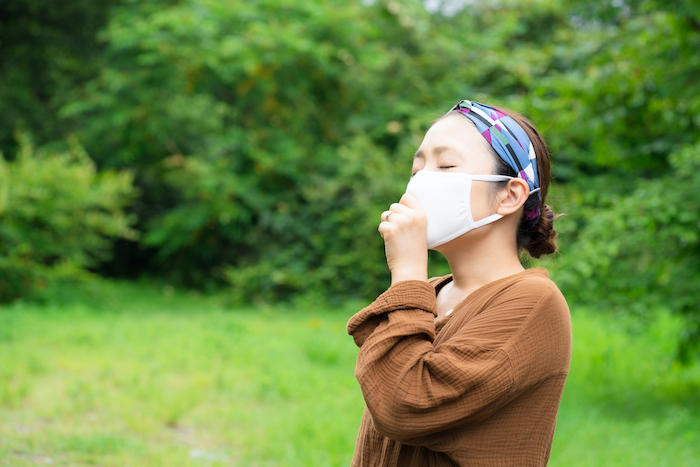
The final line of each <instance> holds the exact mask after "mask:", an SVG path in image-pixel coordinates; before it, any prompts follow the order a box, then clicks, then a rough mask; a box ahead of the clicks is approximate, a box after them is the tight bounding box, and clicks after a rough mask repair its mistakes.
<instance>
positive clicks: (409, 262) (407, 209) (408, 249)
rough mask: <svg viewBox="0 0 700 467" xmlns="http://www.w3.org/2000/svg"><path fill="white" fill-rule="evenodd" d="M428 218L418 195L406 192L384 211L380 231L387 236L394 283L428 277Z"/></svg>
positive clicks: (383, 236) (384, 237) (383, 235)
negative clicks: (418, 199)
mask: <svg viewBox="0 0 700 467" xmlns="http://www.w3.org/2000/svg"><path fill="white" fill-rule="evenodd" d="M427 231H428V219H427V217H426V215H425V211H423V208H421V207H420V204H418V201H417V200H416V198H415V196H413V195H411V194H408V193H405V194H404V195H403V196H402V197H401V200H400V201H399V202H398V203H394V204H392V205H391V206H390V207H389V210H388V211H384V212H383V213H382V222H381V223H380V224H379V233H380V234H381V236H382V238H383V239H384V250H385V252H386V262H387V264H388V265H389V269H390V270H391V283H392V284H395V283H397V282H399V281H406V280H422V281H427V280H428V240H427Z"/></svg>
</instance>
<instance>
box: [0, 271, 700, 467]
mask: <svg viewBox="0 0 700 467" xmlns="http://www.w3.org/2000/svg"><path fill="white" fill-rule="evenodd" d="M71 295H73V296H71ZM359 306H361V305H360V304H353V305H348V306H346V307H344V308H343V309H334V310H331V309H325V308H324V309H316V308H315V307H313V306H312V305H310V304H307V305H304V304H299V305H296V306H294V307H283V306H278V307H258V308H254V307H249V308H230V307H227V306H225V305H224V304H223V302H222V301H221V300H220V299H217V298H207V297H202V296H196V295H188V294H184V293H178V292H173V291H172V289H169V288H167V287H166V288H164V289H161V288H155V287H153V286H143V285H133V284H112V283H107V284H103V285H101V286H100V287H99V288H98V289H96V290H95V291H93V293H92V294H89V293H86V292H84V291H76V292H75V293H73V291H67V297H65V298H64V299H62V300H56V301H55V302H54V303H52V304H47V305H30V304H21V303H20V304H15V305H12V306H7V307H3V308H2V309H0V465H2V466H25V465H71V466H83V465H85V466H87V465H100V466H162V465H164V466H190V465H191V466H217V465H221V466H224V465H226V466H230V465H233V466H285V467H286V466H336V465H337V466H346V465H349V462H350V458H351V455H352V450H353V446H354V442H355V436H356V433H357V428H358V427H359V422H360V416H361V412H362V408H363V401H362V395H361V393H360V390H359V387H358V385H357V382H356V381H355V378H354V375H353V370H354V363H355V356H356V354H357V350H356V348H355V346H354V344H353V343H352V339H351V338H350V337H349V336H347V334H346V333H345V322H346V321H347V319H348V318H349V317H350V316H351V315H352V313H353V312H354V311H355V310H356V309H357V307H359ZM573 321H574V339H575V341H574V357H573V361H572V370H571V375H570V377H569V380H568V382H567V387H566V391H565V394H564V399H563V402H562V406H561V409H560V414H559V422H558V426H557V433H556V435H555V441H554V447H553V450H552V459H551V462H550V465H552V466H617V465H619V466H646V465H648V466H664V465H668V466H671V465H673V466H695V465H700V400H699V396H698V395H699V394H700V365H696V366H694V367H692V368H688V369H681V368H678V367H677V366H675V365H674V364H673V361H672V353H673V345H674V342H675V337H674V336H675V335H676V334H677V329H678V326H679V322H678V321H677V320H675V319H673V318H672V317H670V316H668V315H665V314H660V315H658V316H657V317H654V318H653V319H650V320H649V322H648V323H647V324H646V325H645V326H638V327H636V328H635V327H634V323H633V322H631V321H627V320H622V319H620V318H614V319H613V318H611V317H606V316H603V315H596V314H590V313H584V312H583V311H581V310H575V313H574V315H573Z"/></svg>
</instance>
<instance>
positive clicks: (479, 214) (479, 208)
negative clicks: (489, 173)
mask: <svg viewBox="0 0 700 467" xmlns="http://www.w3.org/2000/svg"><path fill="white" fill-rule="evenodd" d="M471 200H472V217H473V218H474V221H478V220H481V219H483V218H485V217H488V216H490V215H491V214H493V213H494V212H495V208H494V206H493V205H494V199H493V192H492V187H490V186H489V184H488V183H486V182H473V183H472V198H471Z"/></svg>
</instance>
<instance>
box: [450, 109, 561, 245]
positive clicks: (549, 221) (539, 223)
mask: <svg viewBox="0 0 700 467" xmlns="http://www.w3.org/2000/svg"><path fill="white" fill-rule="evenodd" d="M498 110H500V111H501V112H503V113H504V114H506V115H508V116H509V117H511V118H512V119H513V120H515V121H516V122H517V123H518V125H520V126H521V127H522V128H523V130H525V133H527V136H528V138H530V141H532V145H533V147H534V148H535V156H536V158H537V175H538V177H539V182H540V191H539V194H540V196H538V194H537V193H533V194H531V195H530V196H529V197H528V199H527V201H525V209H524V212H523V216H522V217H521V219H520V223H519V224H518V230H517V232H516V240H517V245H518V248H524V249H525V250H526V251H527V252H528V253H529V254H530V256H532V257H533V258H539V257H540V256H542V255H548V254H552V253H554V252H556V251H557V244H556V242H555V240H556V238H557V236H558V234H557V231H556V230H554V220H555V219H556V218H557V217H559V215H555V214H554V211H553V210H552V208H551V207H549V205H547V204H545V200H546V199H547V190H548V189H549V181H550V179H551V177H552V167H551V163H550V155H549V150H548V149H547V144H546V143H545V142H544V139H543V138H542V135H540V133H539V132H538V131H537V129H536V128H535V127H534V125H533V124H532V123H530V121H529V120H528V119H527V118H525V117H523V116H522V115H519V114H517V113H515V112H513V111H512V110H508V109H504V108H502V107H498ZM453 114H454V115H461V113H460V112H459V111H458V110H453V111H451V112H449V113H448V114H447V115H445V117H447V116H450V115H453ZM443 118H444V117H443ZM465 120H466V121H468V122H470V123H472V121H471V120H470V119H468V118H466V119H465ZM472 124H473V123H472ZM489 149H490V150H491V153H492V155H493V158H494V161H495V168H494V174H496V175H508V176H510V177H517V175H518V174H517V173H516V172H515V170H514V169H513V168H512V167H511V166H510V165H508V163H506V162H505V161H504V160H503V159H501V157H500V156H499V155H498V153H497V152H496V150H495V149H493V148H492V147H491V145H489ZM505 183H507V182H503V183H501V184H498V183H495V184H494V187H495V188H496V190H498V189H499V188H500V187H502V186H503V185H504V184H505ZM538 207H539V210H540V214H539V215H538V216H537V217H535V218H534V219H532V220H529V219H527V217H526V215H525V211H527V212H533V211H536V210H537V208H538Z"/></svg>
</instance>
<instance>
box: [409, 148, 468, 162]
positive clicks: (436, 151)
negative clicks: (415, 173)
mask: <svg viewBox="0 0 700 467" xmlns="http://www.w3.org/2000/svg"><path fill="white" fill-rule="evenodd" d="M445 151H455V152H459V151H457V149H455V148H453V147H450V146H435V147H434V148H433V154H435V155H436V156H439V155H440V154H442V153H443V152H445ZM419 157H423V158H425V153H424V152H423V151H421V150H420V149H419V150H418V151H416V153H415V154H414V155H413V158H414V159H417V158H419Z"/></svg>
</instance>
